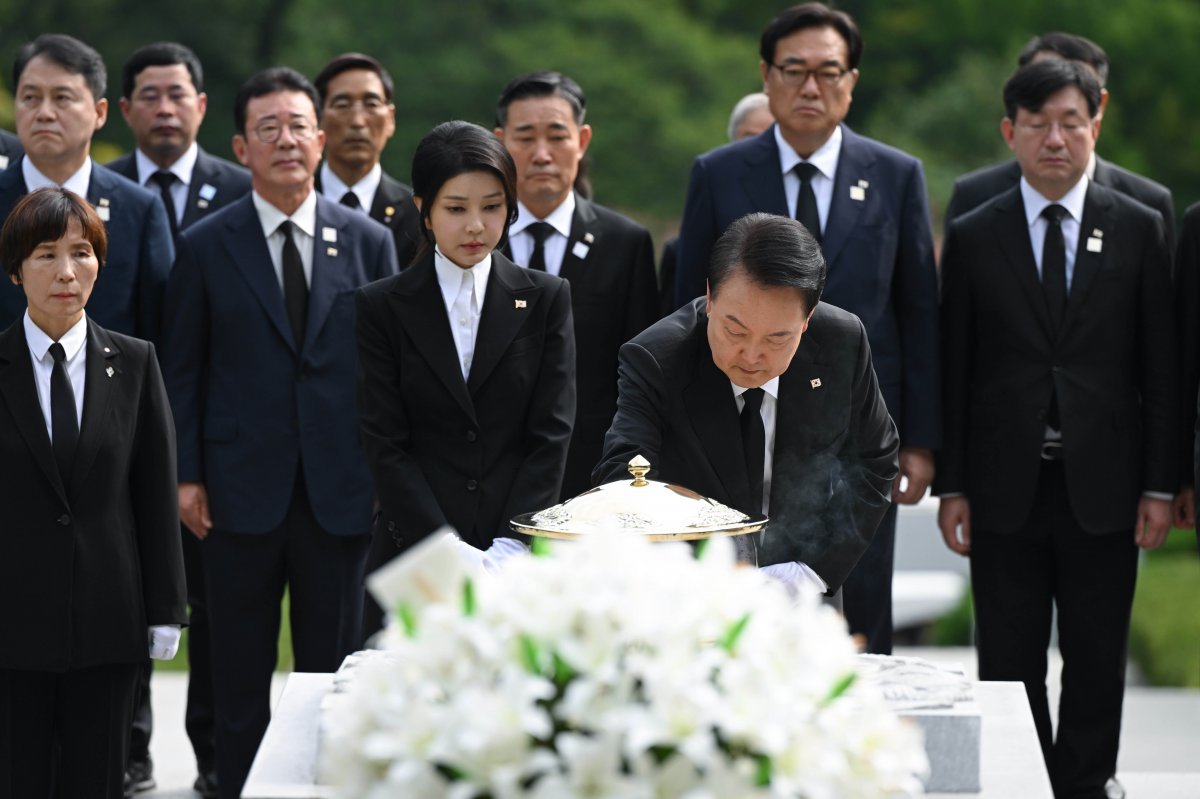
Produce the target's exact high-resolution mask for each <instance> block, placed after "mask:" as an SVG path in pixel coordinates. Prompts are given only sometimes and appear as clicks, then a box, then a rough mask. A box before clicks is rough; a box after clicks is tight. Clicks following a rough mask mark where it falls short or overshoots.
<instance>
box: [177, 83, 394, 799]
mask: <svg viewBox="0 0 1200 799" xmlns="http://www.w3.org/2000/svg"><path fill="white" fill-rule="evenodd" d="M316 108H317V94H316V91H315V90H314V89H313V88H312V85H311V84H309V82H308V81H307V80H306V79H305V78H304V77H303V76H302V75H300V74H299V73H297V72H296V71H295V70H291V69H287V68H276V69H270V70H266V71H265V72H261V73H259V74H258V75H256V76H254V77H252V78H251V79H250V80H248V81H247V82H246V83H245V84H243V86H242V87H241V89H240V90H239V91H238V96H237V100H236V102H235V107H234V118H235V127H236V130H237V131H238V133H237V134H236V135H235V136H234V152H235V153H236V154H237V156H238V159H239V160H240V161H241V162H242V163H243V164H245V165H246V166H247V167H249V169H250V173H251V176H252V182H253V186H254V190H253V193H252V194H251V196H249V197H244V198H242V199H241V200H238V201H237V202H235V203H233V204H231V205H230V206H228V207H227V208H224V209H222V210H221V211H218V212H217V213H215V214H213V215H212V216H211V217H209V218H208V219H205V220H203V221H202V222H200V223H198V224H196V225H194V226H192V227H191V228H188V229H187V230H185V231H183V233H182V234H180V245H179V259H178V261H177V263H176V265H175V270H174V272H173V273H172V276H171V282H170V286H169V288H168V292H167V314H166V317H167V330H166V336H165V343H164V357H163V363H164V376H165V378H166V384H167V392H168V394H169V395H170V397H171V405H172V408H173V410H174V412H175V423H176V428H177V431H178V436H179V481H180V483H179V505H180V516H181V518H182V519H183V522H184V523H185V524H186V525H187V526H188V528H189V529H191V530H192V532H193V533H195V534H196V535H197V536H199V537H200V538H203V539H205V544H204V568H205V571H206V576H207V578H208V586H207V587H208V600H209V616H210V618H211V621H212V643H213V653H212V654H213V684H214V688H215V696H216V711H217V713H216V715H217V723H216V743H217V775H218V783H219V788H220V794H221V796H222V797H227V799H232V797H237V796H239V795H240V794H241V789H242V785H243V783H244V782H245V779H246V775H247V773H248V772H249V769H250V763H251V761H252V760H253V758H254V753H255V751H256V750H257V748H258V744H259V741H260V740H261V738H262V735H263V733H264V731H265V730H266V727H267V723H268V720H269V718H270V708H269V701H270V686H271V672H272V671H273V669H274V667H275V659H276V652H275V641H276V638H277V636H278V632H279V605H280V602H281V600H282V598H283V591H284V587H285V585H286V586H287V587H288V588H289V590H290V596H291V623H292V645H293V652H294V654H295V662H296V669H297V670H298V671H333V670H335V669H336V668H337V667H338V665H339V664H340V663H341V661H342V659H343V658H344V657H345V656H346V655H347V654H349V653H350V652H352V651H354V650H355V649H356V648H357V647H358V645H359V643H360V642H361V641H360V636H359V624H360V620H361V617H362V577H363V567H364V563H365V558H366V553H367V544H368V538H369V536H368V533H369V528H370V522H371V510H372V502H373V499H374V487H373V485H372V482H371V477H370V474H369V472H368V470H367V464H366V459H365V457H364V455H363V451H362V448H361V446H360V444H359V434H358V423H357V414H356V412H355V404H354V381H355V371H356V367H355V362H356V359H355V351H356V350H355V339H354V291H355V290H356V289H357V288H358V287H359V286H362V285H364V284H366V283H368V282H370V281H372V280H377V279H379V278H382V277H386V276H388V275H391V274H394V273H395V272H396V271H397V270H396V251H395V248H394V247H393V246H392V241H391V237H390V236H389V235H388V231H387V230H386V229H385V228H384V227H383V226H382V225H379V224H377V223H375V222H372V221H371V220H370V219H367V218H366V217H364V216H362V215H360V214H357V213H355V212H353V211H350V210H349V209H347V208H345V207H343V206H341V205H338V204H337V203H330V202H327V201H326V200H324V199H323V198H320V197H318V196H317V194H316V192H315V191H314V190H313V177H312V176H313V171H314V170H315V169H316V166H317V162H318V160H319V158H320V155H321V145H322V143H323V141H324V137H323V135H322V133H321V131H320V130H319V129H318V128H317V117H316Z"/></svg>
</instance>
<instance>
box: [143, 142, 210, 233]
mask: <svg viewBox="0 0 1200 799" xmlns="http://www.w3.org/2000/svg"><path fill="white" fill-rule="evenodd" d="M199 156H200V148H199V147H198V146H197V145H196V142H192V146H191V147H189V148H187V150H186V151H184V153H183V155H181V156H179V158H178V159H176V161H175V163H173V164H171V166H169V167H167V169H166V170H165V171H167V172H170V173H171V174H172V175H174V176H175V178H176V180H175V182H174V183H172V184H171V202H172V203H173V204H174V205H175V224H176V225H180V224H182V223H183V212H184V211H186V210H187V195H188V187H189V186H191V185H192V172H193V171H194V170H195V169H196V159H197V158H198V157H199ZM133 157H134V159H135V160H136V161H137V176H138V184H140V185H141V186H142V187H143V188H145V189H148V190H149V191H152V192H154V193H155V194H156V195H157V194H161V190H160V189H159V188H158V184H157V183H155V182H154V181H152V180H151V178H152V177H154V174H155V173H156V172H161V171H164V170H163V168H162V167H160V166H159V165H158V164H156V163H154V162H153V161H151V160H150V158H149V156H147V155H146V154H145V153H143V152H142V151H141V150H140V149H139V150H135V151H134V156H133Z"/></svg>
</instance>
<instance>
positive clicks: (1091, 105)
mask: <svg viewBox="0 0 1200 799" xmlns="http://www.w3.org/2000/svg"><path fill="white" fill-rule="evenodd" d="M1070 86H1074V87H1075V88H1077V89H1079V91H1080V92H1082V94H1083V97H1084V99H1085V100H1086V101H1087V107H1088V116H1089V117H1094V116H1096V113H1097V112H1098V111H1099V110H1100V82H1099V81H1098V80H1096V76H1095V75H1094V74H1093V73H1092V71H1091V70H1090V69H1088V68H1087V67H1085V66H1084V65H1083V64H1081V63H1079V62H1078V61H1066V60H1063V59H1061V58H1050V59H1046V60H1043V61H1034V62H1033V63H1031V64H1027V65H1026V66H1023V67H1020V68H1019V69H1018V70H1017V71H1016V72H1014V73H1013V74H1012V77H1010V78H1009V79H1008V82H1006V83H1005V84H1004V114H1005V116H1007V117H1008V118H1009V119H1010V120H1012V121H1014V122H1015V121H1016V120H1017V110H1018V109H1020V108H1024V109H1025V110H1026V111H1029V112H1030V113H1035V114H1036V113H1037V112H1038V111H1041V110H1042V106H1043V105H1045V103H1046V101H1047V100H1049V99H1050V96H1051V95H1052V94H1055V93H1056V92H1059V91H1061V90H1063V89H1066V88H1068V87H1070Z"/></svg>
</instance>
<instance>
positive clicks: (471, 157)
mask: <svg viewBox="0 0 1200 799" xmlns="http://www.w3.org/2000/svg"><path fill="white" fill-rule="evenodd" d="M466 172H488V173H490V174H493V175H495V176H496V177H497V178H498V179H499V180H500V185H501V186H503V187H504V202H505V205H506V206H507V208H508V217H507V219H506V220H505V223H504V231H505V233H506V234H507V232H508V226H509V225H511V224H512V223H513V222H515V221H516V219H517V167H516V164H514V163H513V159H512V156H511V155H509V154H508V149H507V148H505V146H504V143H503V142H502V141H500V140H499V139H498V138H496V137H495V136H494V135H492V132H491V131H490V130H487V129H485V128H482V127H480V126H479V125H475V124H472V123H470V122H463V121H462V120H460V119H456V120H453V121H451V122H443V123H442V124H440V125H438V126H437V127H435V128H434V129H433V130H431V131H429V132H428V133H426V134H425V136H424V138H422V139H421V141H420V143H419V144H417V150H416V152H415V153H414V154H413V163H412V186H413V194H414V195H415V196H417V197H420V198H421V221H422V223H424V224H423V225H422V230H423V231H424V233H425V245H426V247H430V246H432V245H433V244H434V241H433V232H432V231H431V230H429V225H428V222H429V215H430V213H431V212H432V211H433V204H434V200H436V199H437V196H438V192H440V191H441V190H442V186H444V185H446V181H448V180H450V179H451V178H454V177H457V176H459V175H462V174H464V173H466ZM501 240H503V236H501ZM424 249H425V248H424V247H423V248H422V252H424Z"/></svg>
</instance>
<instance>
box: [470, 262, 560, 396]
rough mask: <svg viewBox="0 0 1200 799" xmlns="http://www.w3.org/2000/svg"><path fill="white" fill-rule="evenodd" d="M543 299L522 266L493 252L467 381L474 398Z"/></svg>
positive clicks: (540, 292)
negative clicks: (473, 355) (539, 301)
mask: <svg viewBox="0 0 1200 799" xmlns="http://www.w3.org/2000/svg"><path fill="white" fill-rule="evenodd" d="M541 296H542V290H541V289H540V288H538V287H537V286H535V285H533V283H531V282H530V280H529V278H528V277H527V276H526V275H525V271H524V270H523V269H522V268H521V267H519V266H517V265H515V264H514V263H513V262H512V261H510V260H508V259H507V258H505V257H504V256H503V255H501V254H498V253H495V252H493V253H492V273H491V275H490V276H489V277H488V282H487V289H486V291H485V292H484V300H483V309H482V315H481V317H480V319H479V333H478V335H476V337H475V357H474V358H473V359H472V360H471V374H470V375H469V376H468V379H467V389H468V390H469V392H470V394H471V396H475V392H477V391H478V390H479V387H480V386H482V385H483V384H484V383H485V382H487V379H488V377H489V376H490V375H491V373H492V370H494V369H495V368H496V365H497V364H498V363H500V359H501V358H502V357H504V353H505V351H506V350H508V345H509V344H511V343H512V340H513V338H514V337H515V336H516V335H517V331H518V330H520V329H521V325H523V324H525V320H527V319H528V318H529V315H530V314H532V313H533V312H534V309H535V308H536V307H537V303H538V300H539V299H540V298H541Z"/></svg>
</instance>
